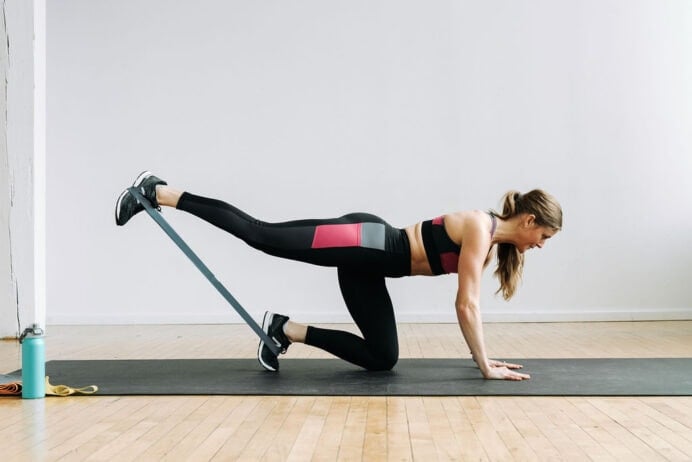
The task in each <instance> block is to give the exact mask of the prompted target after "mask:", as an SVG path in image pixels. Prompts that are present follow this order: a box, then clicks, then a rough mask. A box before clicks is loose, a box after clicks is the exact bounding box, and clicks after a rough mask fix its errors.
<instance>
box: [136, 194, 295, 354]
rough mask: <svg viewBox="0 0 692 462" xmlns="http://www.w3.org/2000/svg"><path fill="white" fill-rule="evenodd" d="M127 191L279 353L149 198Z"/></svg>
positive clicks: (275, 347) (273, 351)
mask: <svg viewBox="0 0 692 462" xmlns="http://www.w3.org/2000/svg"><path fill="white" fill-rule="evenodd" d="M128 191H130V194H132V195H133V196H134V197H135V199H137V202H139V203H140V204H142V205H143V206H144V209H145V210H146V211H147V213H148V214H149V216H150V217H151V218H153V219H154V221H155V222H156V223H158V225H159V226H160V227H161V229H163V230H164V232H165V233H166V234H168V237H170V238H171V239H172V240H173V242H175V244H176V245H177V246H178V247H179V248H180V250H182V251H183V253H184V254H185V255H187V257H188V258H189V259H190V260H192V263H194V264H195V266H196V267H197V269H198V270H200V271H201V272H202V274H204V276H205V277H206V278H207V279H208V280H209V282H211V284H212V285H213V286H214V287H216V290H218V291H219V292H220V293H221V295H223V298H225V299H226V301H227V302H228V303H230V304H231V306H232V307H233V308H234V309H235V310H236V311H237V312H238V314H239V315H240V316H241V317H242V318H243V319H244V320H245V322H246V323H247V324H248V326H250V328H251V329H252V330H254V331H255V333H256V334H257V335H258V336H259V338H260V339H262V341H264V344H265V345H267V348H269V349H270V350H271V351H272V353H274V354H275V355H277V356H278V355H279V353H281V349H280V348H279V346H277V344H276V342H275V341H274V340H272V339H271V338H269V336H268V335H267V334H266V333H265V332H264V331H263V330H262V328H261V327H260V326H259V325H258V324H257V323H256V322H255V320H254V319H252V316H250V315H249V314H248V312H247V311H245V308H243V307H242V305H241V304H240V303H238V300H236V299H235V297H234V296H233V295H231V293H230V292H229V291H228V289H226V287H224V285H223V284H221V282H219V280H218V279H216V276H214V274H213V273H212V272H211V271H210V270H209V268H207V265H205V264H204V262H202V260H201V259H200V258H199V257H198V256H197V254H195V252H193V251H192V249H191V248H190V246H189V245H187V244H186V243H185V241H183V239H182V238H181V237H180V236H179V235H178V233H176V232H175V230H174V229H173V228H172V227H171V225H169V224H168V222H167V221H166V220H165V219H164V218H163V216H162V215H161V214H160V213H159V211H158V210H156V209H155V208H154V207H152V206H151V204H150V203H149V200H147V199H146V198H145V197H144V196H143V195H142V193H140V192H139V191H138V190H137V188H134V187H130V188H128Z"/></svg>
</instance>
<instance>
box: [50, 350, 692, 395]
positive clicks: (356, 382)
mask: <svg viewBox="0 0 692 462" xmlns="http://www.w3.org/2000/svg"><path fill="white" fill-rule="evenodd" d="M513 361H515V362H518V363H520V364H523V365H524V369H523V371H525V372H526V373H528V374H530V375H531V380H528V381H522V382H509V381H496V380H484V379H482V378H481V374H480V371H479V370H478V369H477V368H476V367H475V365H474V363H473V362H472V361H471V360H468V359H467V360H463V359H401V360H399V362H398V363H397V365H396V367H395V368H394V370H392V371H387V372H367V371H365V370H362V369H359V368H357V367H355V366H352V365H350V364H348V363H346V362H344V361H341V360H337V359H282V360H281V370H280V371H279V372H278V373H273V372H268V371H265V370H264V369H262V367H261V366H260V365H259V363H258V362H257V360H256V359H167V360H89V361H49V362H48V363H47V364H46V375H48V376H50V381H51V383H54V384H65V385H69V386H72V387H83V386H86V385H98V387H99V391H98V393H97V394H98V395H329V396H331V395H345V396H468V395H471V396H491V395H493V396H690V395H692V358H665V359H658V358H647V359H637V358H627V359H620V358H618V359H521V360H513Z"/></svg>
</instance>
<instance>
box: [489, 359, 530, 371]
mask: <svg viewBox="0 0 692 462" xmlns="http://www.w3.org/2000/svg"><path fill="white" fill-rule="evenodd" d="M488 364H490V367H506V368H507V369H521V368H522V367H524V366H522V365H521V364H512V363H506V362H504V361H496V360H494V359H489V360H488Z"/></svg>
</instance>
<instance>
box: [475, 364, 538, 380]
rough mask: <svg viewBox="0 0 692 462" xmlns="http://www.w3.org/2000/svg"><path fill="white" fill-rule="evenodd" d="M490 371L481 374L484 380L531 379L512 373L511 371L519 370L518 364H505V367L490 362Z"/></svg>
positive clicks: (528, 376) (518, 373)
mask: <svg viewBox="0 0 692 462" xmlns="http://www.w3.org/2000/svg"><path fill="white" fill-rule="evenodd" d="M489 362H490V369H488V370H487V372H485V373H483V376H484V377H485V378H486V379H490V380H528V379H530V378H531V376H530V375H529V374H522V373H520V372H514V371H513V370H512V369H519V368H521V366H520V365H518V364H507V365H506V366H505V365H504V364H506V363H502V362H500V361H494V360H492V359H491V360H490V361H489Z"/></svg>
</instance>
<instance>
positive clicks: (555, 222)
mask: <svg viewBox="0 0 692 462" xmlns="http://www.w3.org/2000/svg"><path fill="white" fill-rule="evenodd" d="M491 213H492V214H493V215H495V216H497V217H498V218H500V219H502V220H507V219H509V218H512V217H515V216H517V215H519V214H522V213H528V214H532V215H534V216H535V217H536V219H535V223H536V224H537V225H538V226H545V227H546V228H552V229H553V230H555V231H559V230H560V229H562V207H560V204H559V203H558V202H557V200H555V198H554V197H553V196H551V195H550V194H548V193H547V192H545V191H543V190H541V189H534V190H533V191H529V192H527V193H526V194H521V193H520V192H519V191H509V192H507V193H506V194H505V195H504V196H503V197H502V214H499V213H497V212H494V211H491ZM523 270H524V255H523V254H521V253H519V250H518V249H517V248H516V247H515V246H514V244H510V243H501V244H498V245H497V269H496V270H495V276H496V277H497V278H498V279H499V280H500V288H499V289H497V292H495V293H500V292H502V297H503V298H504V299H505V300H509V299H510V298H512V296H513V295H514V292H515V291H516V290H517V286H518V285H519V282H520V281H521V275H522V272H523Z"/></svg>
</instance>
